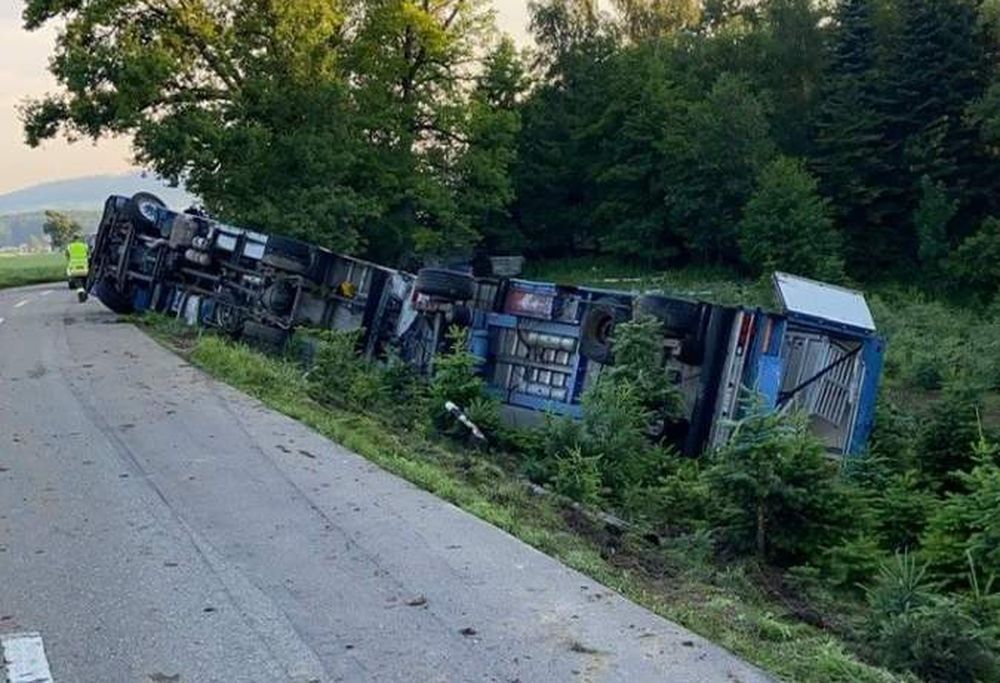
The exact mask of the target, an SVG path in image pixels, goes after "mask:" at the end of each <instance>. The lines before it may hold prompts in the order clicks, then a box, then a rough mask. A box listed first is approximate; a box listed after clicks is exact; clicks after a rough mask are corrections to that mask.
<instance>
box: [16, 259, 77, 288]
mask: <svg viewBox="0 0 1000 683" xmlns="http://www.w3.org/2000/svg"><path fill="white" fill-rule="evenodd" d="M65 279H66V259H64V258H63V256H62V254H57V253H49V254H26V255H13V256H4V255H0V289H6V288H8V287H23V286H25V285H34V284H39V283H43V282H58V281H59V280H65Z"/></svg>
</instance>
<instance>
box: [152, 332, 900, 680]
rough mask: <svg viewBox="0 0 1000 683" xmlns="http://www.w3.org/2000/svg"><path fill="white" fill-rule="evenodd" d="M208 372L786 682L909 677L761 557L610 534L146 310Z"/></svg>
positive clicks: (264, 362)
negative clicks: (806, 619) (802, 606)
mask: <svg viewBox="0 0 1000 683" xmlns="http://www.w3.org/2000/svg"><path fill="white" fill-rule="evenodd" d="M137 322H139V324H140V325H142V326H143V327H144V328H145V329H146V330H148V331H149V332H150V333H151V334H152V335H153V336H154V337H155V338H157V339H159V340H160V341H161V342H162V343H164V344H165V345H167V346H168V347H169V348H171V349H173V350H175V351H176V352H177V353H179V354H181V355H183V356H185V357H186V358H187V359H189V360H190V361H191V362H192V363H194V364H195V365H197V366H198V367H200V368H201V369H203V370H204V371H205V372H207V373H208V374H210V375H212V376H214V377H216V378H218V379H220V380H222V381H225V382H227V383H229V384H231V385H233V386H235V387H237V388H239V389H241V390H243V391H245V392H246V393H248V394H250V395H251V396H254V397H256V398H257V399H259V400H260V401H262V402H263V403H264V404H266V405H268V406H269V407H271V408H273V409H275V410H278V411H279V412H282V413H284V414H286V415H288V416H290V417H292V418H294V419H296V420H299V421H300V422H302V423H304V424H306V425H308V426H309V427H311V428H312V429H314V430H316V431H317V432H319V433H320V434H323V435H324V436H326V437H328V438H330V439H332V440H334V441H337V442H338V443H340V444H343V445H344V446H346V447H347V448H350V449H351V450H353V451H355V452H356V453H359V454H360V455H362V456H364V457H365V458H367V459H369V460H371V461H372V462H374V463H376V464H378V465H379V466H381V467H383V468H384V469H386V470H388V471H390V472H393V473H395V474H397V475H399V476H401V477H403V478H405V479H407V480H409V481H410V482H412V483H414V484H416V485H418V486H420V487H422V488H424V489H426V490H427V491H429V492H431V493H433V494H435V495H437V496H439V497H440V498H442V499H444V500H447V501H450V502H452V503H454V504H456V505H458V506H459V507H461V508H463V509H465V510H467V511H468V512H470V513H472V514H474V515H476V516H478V517H480V518H481V519H483V520H485V521H487V522H489V523H491V524H493V525H495V526H497V527H499V528H501V529H503V530H505V531H507V532H508V533H511V534H512V535H514V536H516V537H518V538H520V539H521V540H523V541H524V542H526V543H528V544H530V545H532V546H534V547H535V548H538V549H539V550H541V551H542V552H545V553H547V554H549V555H551V556H553V557H556V558H558V559H559V560H561V561H562V562H563V563H564V564H566V565H568V566H570V567H573V568H574V569H577V570H578V571H580V572H582V573H584V574H587V575H588V576H590V577H592V578H593V579H595V580H597V581H599V582H601V583H602V584H604V585H606V586H608V587H610V588H613V589H614V590H617V591H618V592H620V593H622V594H623V595H625V596H627V597H628V598H630V599H632V600H634V601H635V602H637V603H639V604H641V605H644V606H646V607H647V608H649V609H651V610H652V611H654V612H656V613H658V614H660V615H662V616H664V617H667V618H669V619H672V620H675V621H677V622H679V623H681V624H683V625H685V626H687V627H688V628H690V629H692V630H693V631H696V632H698V633H700V634H702V635H704V636H705V637H707V638H709V639H711V640H713V641H715V642H717V643H719V644H721V645H723V646H724V647H727V648H729V649H731V650H732V651H734V652H736V653H738V654H739V655H741V656H743V657H745V658H746V659H747V660H749V661H751V662H754V663H755V664H758V665H759V666H761V667H762V668H764V669H766V670H768V671H770V672H772V673H773V674H775V675H776V676H778V677H779V678H781V679H783V680H786V681H802V682H805V683H838V682H843V683H848V682H855V681H858V682H861V683H869V682H870V683H876V682H880V683H881V682H892V681H905V680H908V679H905V678H902V677H898V676H894V675H893V674H890V673H888V672H886V671H884V670H882V669H878V668H876V667H872V666H869V665H867V664H864V663H862V662H860V661H859V660H858V659H857V658H856V657H855V656H854V655H853V654H851V653H850V652H849V648H848V647H847V645H845V643H844V642H842V641H840V640H838V638H837V637H836V636H835V635H834V634H833V633H831V632H827V631H823V630H820V629H818V628H815V627H813V626H810V625H807V624H805V623H802V622H801V621H798V620H797V619H796V618H795V616H794V614H793V613H792V611H791V608H790V607H789V606H788V605H787V603H786V602H785V601H783V600H779V599H777V598H775V597H772V596H770V595H768V594H767V593H766V592H765V591H763V590H762V589H761V588H760V586H761V585H762V584H763V583H765V582H764V581H762V580H761V577H760V575H759V571H760V570H758V569H757V568H756V567H755V566H754V565H752V564H734V565H730V566H729V567H726V568H724V569H719V568H717V567H715V566H713V565H712V564H711V563H709V562H707V561H705V562H699V561H697V560H693V559H692V556H696V555H697V553H692V552H690V549H688V548H671V547H657V546H654V545H651V544H649V543H648V542H647V541H645V540H643V539H642V538H639V537H636V536H633V535H630V534H626V535H625V536H624V537H623V538H620V539H610V540H609V537H608V534H607V531H606V530H605V529H604V528H603V527H602V526H601V525H599V524H593V523H592V522H590V521H589V519H590V518H589V517H587V516H586V515H580V514H579V513H577V512H574V511H573V509H572V508H571V507H569V506H568V505H566V504H565V503H564V502H563V501H561V500H560V499H558V498H557V497H555V496H551V495H550V496H539V495H537V494H536V493H533V492H532V491H531V490H530V489H528V488H527V487H526V485H525V484H524V483H523V482H522V481H521V480H520V479H518V478H517V477H516V476H514V475H513V474H512V473H511V472H510V471H509V470H508V469H507V468H506V467H505V466H504V460H503V458H501V457H499V456H491V455H487V454H482V453H477V452H472V451H469V450H467V449H465V448H463V447H461V446H460V445H458V444H455V443H453V442H450V441H446V440H441V439H438V438H435V437H433V436H432V435H429V434H422V433H420V432H419V430H412V429H409V430H405V429H401V428H400V427H399V426H397V425H393V424H391V423H388V422H386V421H384V420H381V419H380V418H378V417H377V416H374V415H369V414H363V413H359V412H351V411H346V410H341V409H338V408H333V407H330V406H326V405H320V404H318V403H316V402H315V401H313V400H312V399H311V398H309V394H308V391H307V384H306V379H305V377H304V373H303V371H302V369H301V368H300V367H299V366H298V365H297V364H296V363H294V362H292V361H290V360H287V359H282V358H276V357H271V356H266V355H263V354H261V353H259V352H257V351H255V350H252V349H250V348H248V347H246V346H244V345H241V344H236V343H233V342H230V341H228V340H225V339H222V338H220V337H218V336H215V335H213V334H211V333H205V332H199V331H196V330H191V329H189V328H185V327H183V326H181V325H179V324H178V323H177V322H176V321H172V320H167V319H165V318H162V317H157V316H148V317H145V318H141V319H137Z"/></svg>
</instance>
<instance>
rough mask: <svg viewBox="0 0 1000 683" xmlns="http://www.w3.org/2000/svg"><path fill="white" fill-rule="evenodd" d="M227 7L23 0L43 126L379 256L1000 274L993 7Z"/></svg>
mask: <svg viewBox="0 0 1000 683" xmlns="http://www.w3.org/2000/svg"><path fill="white" fill-rule="evenodd" d="M231 4H232V3H228V2H225V1H209V0H204V1H198V2H186V3H180V4H178V5H177V6H176V7H174V6H173V5H170V4H168V5H166V7H167V8H168V9H165V10H162V11H159V10H158V11H153V10H150V9H148V8H146V7H145V5H144V4H143V3H138V2H135V3H132V2H123V3H114V4H112V5H108V4H106V3H99V2H57V1H53V0H44V1H43V0H33V1H32V2H30V3H28V6H27V9H26V11H25V15H24V18H25V22H26V27H27V28H29V29H33V28H37V27H39V26H41V25H43V24H45V23H46V22H48V21H50V20H52V19H54V18H55V17H57V16H64V17H66V18H67V19H68V24H67V29H66V31H65V32H63V33H62V34H61V37H60V38H59V42H58V45H57V46H56V51H55V57H54V60H53V63H52V68H53V72H54V74H55V76H56V77H57V78H58V80H59V81H60V82H61V83H62V84H63V86H64V90H63V92H61V93H58V94H55V95H53V96H51V97H49V98H47V99H42V100H37V101H34V102H31V103H29V104H27V105H26V106H25V108H24V111H23V112H22V113H23V118H24V121H25V128H26V134H27V138H28V141H29V142H30V143H32V144H38V143H40V142H41V141H42V140H44V139H45V138H48V137H51V136H54V135H58V134H60V133H65V134H67V135H71V136H92V137H97V136H100V135H102V134H106V133H131V134H133V135H134V136H135V151H136V156H137V160H138V161H139V162H141V163H142V164H144V165H146V166H148V167H150V168H152V169H153V170H155V171H156V172H158V173H160V174H162V175H163V176H164V177H166V178H168V179H170V180H173V181H177V182H184V183H185V184H186V185H187V187H188V188H189V189H190V190H191V191H193V192H194V193H196V194H198V195H199V196H200V197H202V198H203V199H204V201H205V203H206V205H207V206H208V208H209V209H210V210H212V211H213V212H215V213H217V214H219V215H223V216H226V217H227V218H229V219H231V220H234V221H239V222H242V223H246V224H250V225H257V226H261V227H264V226H266V227H267V228H268V229H270V230H275V231H283V232H287V233H289V234H293V235H298V236H301V237H305V238H308V239H311V240H314V241H317V242H320V243H322V244H325V245H327V246H330V247H332V248H335V249H339V250H343V251H350V252H354V253H361V254H364V255H367V256H370V257H373V258H377V259H380V260H382V261H386V262H394V263H409V264H412V263H415V262H427V261H428V260H429V259H434V258H438V259H440V258H446V259H454V258H456V256H457V255H463V254H468V253H470V252H471V251H474V250H486V251H490V252H493V253H497V252H500V253H511V252H517V253H527V254H529V255H536V256H538V255H542V256H544V255H552V254H559V255H561V256H562V255H566V254H567V253H586V254H594V253H603V254H610V255H615V256H619V257H623V258H628V259H632V258H639V259H642V260H643V261H645V262H648V263H649V264H651V265H657V266H664V267H665V266H681V265H686V264H692V263H694V264H727V265H730V266H734V267H738V268H740V269H741V270H744V271H746V272H751V273H752V272H763V271H766V270H769V269H772V268H788V269H791V270H795V271H796V272H799V273H802V274H804V275H816V276H820V277H824V278H827V279H832V280H837V279H843V278H845V277H850V278H854V279H856V280H862V281H865V280H872V279H879V280H884V279H908V280H912V279H913V278H914V277H917V278H918V279H919V280H920V283H921V284H922V285H924V286H926V287H928V288H930V289H933V290H935V291H944V290H947V291H949V292H952V293H956V294H959V295H961V296H963V297H971V298H973V299H975V298H976V297H979V298H984V297H989V296H990V295H991V294H992V293H993V292H994V291H995V289H996V287H997V273H998V271H1000V269H998V267H997V264H998V262H1000V261H998V260H1000V223H998V218H997V216H1000V207H998V206H997V203H998V202H1000V193H998V192H997V186H998V183H1000V164H998V163H997V161H998V160H997V155H998V154H1000V108H998V105H1000V81H998V80H997V73H996V72H997V49H998V46H1000V5H998V3H996V2H995V0H983V1H979V0H930V1H923V0H877V1H876V0H844V1H843V2H839V3H826V2H816V1H815V0H768V1H766V2H741V1H740V0H711V1H709V2H704V3H700V2H697V1H695V0H618V1H617V4H616V5H615V6H614V8H613V11H609V12H605V13H599V12H595V11H594V9H593V6H592V5H591V4H590V3H587V2H582V1H579V0H541V1H539V2H536V3H533V4H532V5H531V17H532V18H531V31H532V34H533V38H534V45H533V47H531V48H529V49H525V50H518V49H516V48H515V46H514V44H513V43H512V41H511V40H510V39H509V38H506V37H504V36H501V35H499V34H498V33H497V31H496V29H495V27H494V22H493V17H492V14H491V11H490V7H489V6H488V5H485V4H483V3H482V2H468V1H466V0H462V1H459V0H422V1H421V2H404V1H402V0H380V1H377V2H370V1H366V2H331V1H329V0H310V1H309V2H281V1H278V0H256V1H255V2H252V3H249V4H247V3H243V5H244V6H246V7H247V8H250V9H248V10H247V11H242V12H235V13H234V12H231V11H229V10H230V5H231ZM170 8H172V9H170ZM91 48H93V49H91Z"/></svg>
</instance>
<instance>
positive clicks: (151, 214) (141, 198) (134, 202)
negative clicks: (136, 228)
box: [128, 192, 167, 228]
mask: <svg viewBox="0 0 1000 683" xmlns="http://www.w3.org/2000/svg"><path fill="white" fill-rule="evenodd" d="M165 208H167V205H166V204H165V203H164V202H163V200H162V199H160V198H159V197H157V196H156V195H155V194H150V193H149V192H139V193H137V194H134V195H132V199H131V200H129V203H128V213H129V218H131V219H132V222H133V223H134V224H135V225H140V226H142V227H146V228H152V227H155V226H156V219H157V214H158V213H159V210H160V209H165Z"/></svg>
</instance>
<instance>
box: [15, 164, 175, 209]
mask: <svg viewBox="0 0 1000 683" xmlns="http://www.w3.org/2000/svg"><path fill="white" fill-rule="evenodd" d="M136 192H152V193H153V194H155V195H157V196H159V197H160V198H161V199H163V201H165V202H166V203H167V205H168V206H171V207H175V208H180V209H184V208H187V207H188V206H190V205H191V204H192V202H194V197H193V196H192V195H190V194H188V193H187V192H186V191H184V190H183V189H179V188H172V187H168V186H167V185H166V184H165V183H164V182H163V181H161V180H159V179H158V178H156V177H154V176H143V175H141V174H138V173H135V174H126V175H108V176H89V177H84V178H73V179H71V180H55V181H52V182H50V183H42V184H40V185H33V186H31V187H26V188H23V189H20V190H15V191H14V192H8V193H7V194H0V215H5V214H13V213H28V212H35V211H44V210H45V209H55V210H57V211H70V210H77V211H100V210H101V209H102V208H103V207H104V200H105V199H107V198H108V196H109V195H112V194H120V195H125V196H132V195H133V194H135V193H136Z"/></svg>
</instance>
